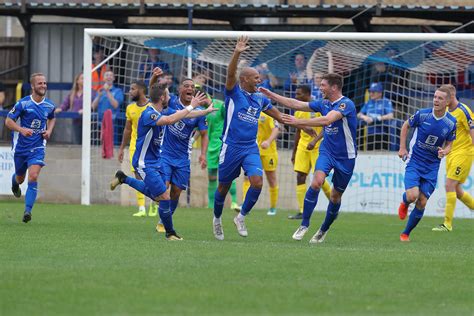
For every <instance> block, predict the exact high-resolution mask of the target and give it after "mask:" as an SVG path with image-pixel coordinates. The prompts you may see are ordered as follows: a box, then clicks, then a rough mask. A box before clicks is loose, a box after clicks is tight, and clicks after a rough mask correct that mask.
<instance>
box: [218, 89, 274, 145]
mask: <svg viewBox="0 0 474 316" xmlns="http://www.w3.org/2000/svg"><path fill="white" fill-rule="evenodd" d="M271 108H272V105H271V103H270V100H268V99H267V98H266V97H265V96H264V95H263V94H261V93H260V92H256V93H248V92H247V91H244V90H242V89H241V88H240V86H239V85H235V87H234V88H232V90H227V89H226V90H225V110H226V113H225V119H224V129H223V131H222V141H223V142H224V143H226V144H230V145H234V146H248V145H252V144H256V142H257V131H258V119H259V117H260V113H261V112H262V111H266V110H269V109H271Z"/></svg>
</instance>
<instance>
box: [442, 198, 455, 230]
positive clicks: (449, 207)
mask: <svg viewBox="0 0 474 316" xmlns="http://www.w3.org/2000/svg"><path fill="white" fill-rule="evenodd" d="M455 208H456V192H446V207H445V209H444V226H446V227H447V228H448V229H452V228H453V217H454V209H455Z"/></svg>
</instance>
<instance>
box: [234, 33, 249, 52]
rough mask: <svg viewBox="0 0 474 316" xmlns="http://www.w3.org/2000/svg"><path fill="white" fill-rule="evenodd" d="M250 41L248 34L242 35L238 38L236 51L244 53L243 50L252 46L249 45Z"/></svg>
mask: <svg viewBox="0 0 474 316" xmlns="http://www.w3.org/2000/svg"><path fill="white" fill-rule="evenodd" d="M248 42H249V37H248V36H240V37H239V38H238V39H237V44H236V45H235V51H236V52H238V53H242V52H243V51H245V50H247V49H248V48H249V47H250V46H248V45H247V43H248Z"/></svg>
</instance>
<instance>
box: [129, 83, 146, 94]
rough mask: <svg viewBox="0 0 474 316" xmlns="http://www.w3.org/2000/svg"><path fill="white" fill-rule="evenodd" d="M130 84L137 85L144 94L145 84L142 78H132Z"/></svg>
mask: <svg viewBox="0 0 474 316" xmlns="http://www.w3.org/2000/svg"><path fill="white" fill-rule="evenodd" d="M132 84H135V85H137V86H138V87H139V88H140V89H142V90H143V92H144V93H145V94H146V84H145V82H144V81H143V80H134V81H132Z"/></svg>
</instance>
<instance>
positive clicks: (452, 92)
mask: <svg viewBox="0 0 474 316" xmlns="http://www.w3.org/2000/svg"><path fill="white" fill-rule="evenodd" d="M439 88H440V89H441V88H443V89H448V90H449V92H450V93H451V94H450V95H449V96H450V97H451V96H453V95H456V88H455V87H454V86H453V85H452V84H443V85H441V87H439ZM441 91H442V90H441Z"/></svg>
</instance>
